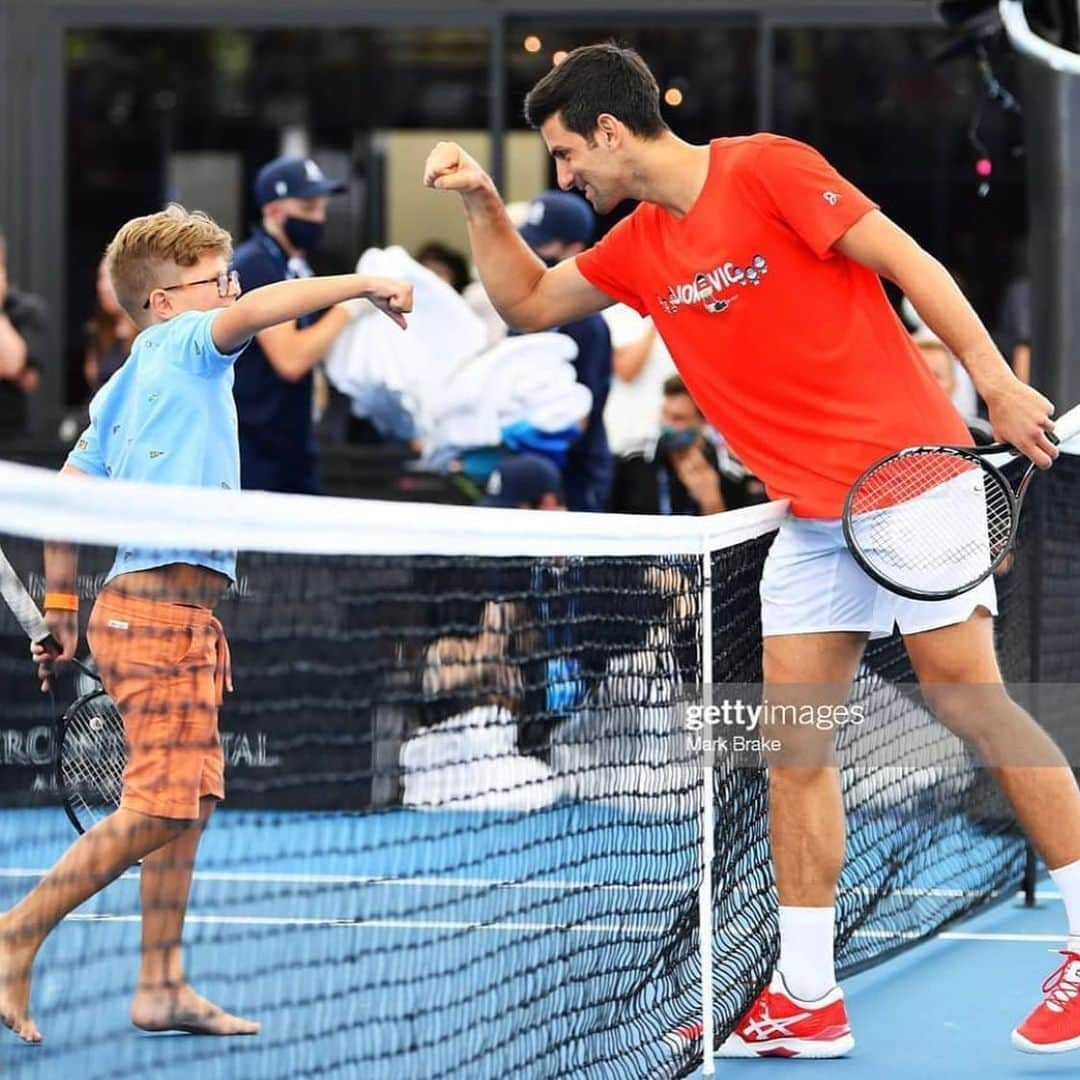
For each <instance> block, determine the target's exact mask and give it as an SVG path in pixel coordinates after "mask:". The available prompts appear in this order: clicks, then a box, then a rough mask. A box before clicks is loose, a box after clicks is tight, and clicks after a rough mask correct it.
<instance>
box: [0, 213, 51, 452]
mask: <svg viewBox="0 0 1080 1080" xmlns="http://www.w3.org/2000/svg"><path fill="white" fill-rule="evenodd" d="M48 333H49V315H48V308H47V307H46V306H45V301H44V300H42V299H41V298H40V297H38V296H34V295H33V294H32V293H27V292H22V291H20V290H19V289H16V288H15V287H14V286H12V285H11V283H10V282H9V280H8V271H7V242H6V240H5V239H4V235H3V233H0V439H18V438H21V437H23V436H26V435H28V434H29V433H30V404H29V397H30V395H31V394H32V393H33V392H34V391H35V390H36V389H37V387H38V382H39V381H40V370H41V369H40V365H41V362H42V359H43V355H44V351H45V344H46V340H47V337H48Z"/></svg>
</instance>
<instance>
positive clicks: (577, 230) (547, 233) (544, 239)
mask: <svg viewBox="0 0 1080 1080" xmlns="http://www.w3.org/2000/svg"><path fill="white" fill-rule="evenodd" d="M518 231H519V232H520V233H521V237H522V239H523V240H524V241H525V243H526V244H528V245H529V247H531V248H532V249H533V251H534V252H536V254H537V255H538V256H539V257H540V258H541V259H542V260H543V261H544V263H545V264H546V265H547V266H557V265H558V264H559V263H561V262H562V261H563V260H564V259H572V258H574V256H576V255H579V254H580V253H581V252H583V251H584V250H585V249H586V248H587V247H588V246H589V245H590V244H591V243H592V241H593V235H594V234H595V232H596V218H595V216H594V214H593V211H592V208H591V207H590V206H589V205H588V203H586V202H585V201H584V199H581V198H579V197H578V196H577V195H572V194H570V192H567V191H545V192H543V193H542V194H541V195H539V196H537V198H535V199H533V201H532V202H531V203H530V204H529V208H528V212H527V215H526V218H525V222H524V224H523V225H521V227H520V229H519V230H518ZM555 329H556V330H557V331H558V332H559V333H563V334H566V335H567V336H568V337H570V338H572V339H573V341H574V342H575V343H576V344H577V347H578V355H577V359H576V360H575V361H574V370H575V371H576V372H577V379H578V382H579V383H581V384H582V385H583V386H587V387H588V388H589V390H590V391H592V396H593V401H592V409H591V410H590V412H589V416H588V419H587V420H586V423H585V429H584V431H583V433H582V436H581V438H580V439H579V440H578V441H577V442H576V443H575V444H574V445H573V446H571V448H570V453H569V455H568V457H567V460H566V465H565V466H564V467H563V480H564V482H565V484H566V505H567V507H568V508H569V509H570V510H585V511H600V510H603V509H604V507H605V506H606V505H607V501H608V497H609V495H610V493H611V480H612V475H613V472H614V459H613V457H612V454H611V450H610V448H609V447H608V441H607V432H606V430H605V429H604V406H605V405H606V404H607V397H608V390H609V389H610V387H611V334H610V332H609V331H608V328H607V323H606V322H605V321H604V319H603V316H601V315H588V316H586V317H585V318H584V319H578V320H577V321H576V322H572V323H567V324H566V325H565V326H559V327H555Z"/></svg>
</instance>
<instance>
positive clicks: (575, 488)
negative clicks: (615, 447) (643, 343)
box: [559, 315, 615, 512]
mask: <svg viewBox="0 0 1080 1080" xmlns="http://www.w3.org/2000/svg"><path fill="white" fill-rule="evenodd" d="M559 332H560V333H563V334H566V335H567V336H568V337H571V338H573V339H574V341H575V342H576V343H577V347H578V355H577V359H576V360H574V370H575V371H576V372H577V381H578V382H579V383H581V384H583V385H584V386H587V387H588V388H589V389H590V390H591V391H592V396H593V400H592V409H591V410H590V412H589V420H588V423H587V424H586V426H585V430H584V432H583V433H582V435H581V438H580V439H578V440H577V442H575V443H574V444H573V445H572V446H571V447H570V453H569V455H568V456H567V459H566V465H565V466H564V467H563V483H564V484H565V485H566V506H567V509H569V510H585V511H593V512H596V511H600V510H605V509H606V508H607V503H608V496H609V495H610V494H611V481H612V478H613V476H614V473H615V459H614V457H613V456H612V453H611V449H610V447H609V446H608V440H607V429H606V428H605V427H604V406H605V405H606V404H607V399H608V391H609V390H610V389H611V333H610V331H609V330H608V326H607V322H606V321H605V320H604V317H603V316H602V315H588V316H586V317H585V318H584V319H579V320H577V321H576V322H572V323H567V324H566V325H565V326H560V327H559Z"/></svg>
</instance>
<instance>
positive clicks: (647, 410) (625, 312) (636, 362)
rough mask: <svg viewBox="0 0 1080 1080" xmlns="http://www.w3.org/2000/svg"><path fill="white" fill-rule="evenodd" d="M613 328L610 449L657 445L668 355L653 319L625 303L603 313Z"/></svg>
mask: <svg viewBox="0 0 1080 1080" xmlns="http://www.w3.org/2000/svg"><path fill="white" fill-rule="evenodd" d="M603 317H604V320H605V321H606V322H607V324H608V329H609V330H610V331H611V344H612V355H611V359H612V364H611V367H612V376H613V377H612V380H611V393H610V394H609V395H608V400H607V406H606V407H605V409H604V427H605V428H606V430H607V437H608V443H609V444H610V445H611V451H612V453H614V454H616V455H619V454H631V453H635V452H638V451H641V450H644V449H645V448H647V447H649V446H653V445H655V443H656V436H657V434H658V432H659V424H660V405H661V403H662V402H663V400H664V383H665V382H666V381H667V380H668V379H670V378H671V376H672V375H674V374H676V370H675V362H674V360H672V359H671V353H669V352H668V350H667V346H666V345H665V344H664V342H663V341H662V340H661V338H660V335H659V334H657V332H656V327H655V326H654V325H653V321H652V319H648V318H643V317H642V316H641V315H639V314H638V313H637V312H636V311H635V310H634V309H633V308H632V307H629V306H627V305H626V304H613V305H612V306H611V307H609V308H607V309H605V310H604V312H603Z"/></svg>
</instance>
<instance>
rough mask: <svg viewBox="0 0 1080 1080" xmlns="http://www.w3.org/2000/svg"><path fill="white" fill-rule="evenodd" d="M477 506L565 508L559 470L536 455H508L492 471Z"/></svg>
mask: <svg viewBox="0 0 1080 1080" xmlns="http://www.w3.org/2000/svg"><path fill="white" fill-rule="evenodd" d="M477 505H478V506H501V507H503V508H504V509H517V510H565V509H566V499H565V497H564V496H563V482H562V476H561V475H560V474H559V470H558V469H557V468H556V467H555V465H553V464H552V463H551V462H550V461H549V460H548V459H547V458H544V457H540V456H539V455H538V454H508V455H507V456H506V457H504V458H503V459H502V460H501V461H500V462H499V464H498V465H496V466H495V468H494V469H493V470H492V471H491V475H490V476H489V477H488V479H487V489H486V492H485V494H484V496H483V498H481V500H480V502H479V503H478V504H477Z"/></svg>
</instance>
